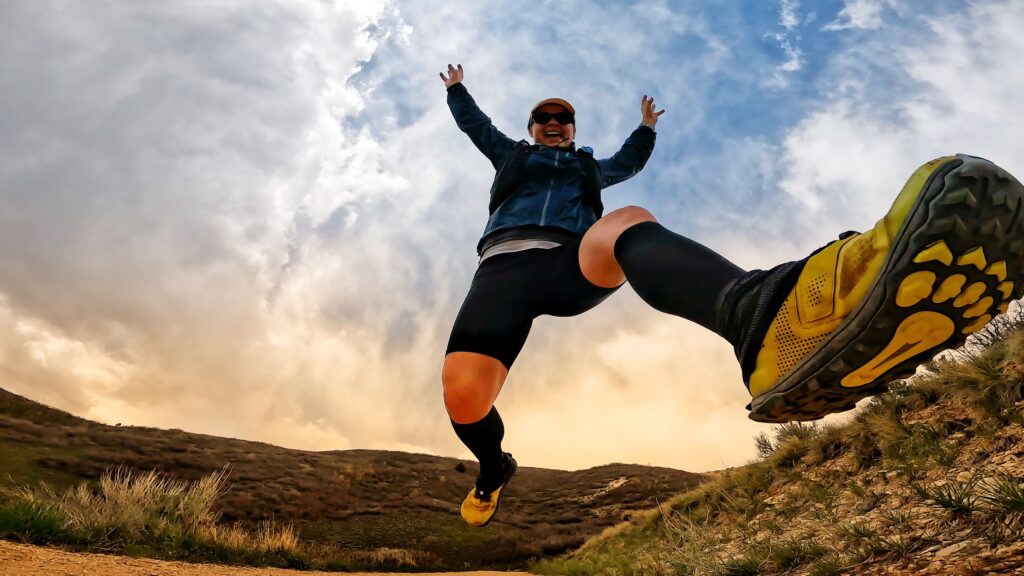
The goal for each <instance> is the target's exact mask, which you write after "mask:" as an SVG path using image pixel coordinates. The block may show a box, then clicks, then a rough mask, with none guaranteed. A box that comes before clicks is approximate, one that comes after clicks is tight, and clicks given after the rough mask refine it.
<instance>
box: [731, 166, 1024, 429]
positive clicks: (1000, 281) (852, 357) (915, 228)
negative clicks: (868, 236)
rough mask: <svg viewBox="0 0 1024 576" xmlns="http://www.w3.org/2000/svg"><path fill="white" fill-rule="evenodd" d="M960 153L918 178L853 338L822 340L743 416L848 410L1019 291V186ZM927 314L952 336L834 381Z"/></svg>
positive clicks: (975, 326)
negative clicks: (952, 163) (849, 379)
mask: <svg viewBox="0 0 1024 576" xmlns="http://www.w3.org/2000/svg"><path fill="white" fill-rule="evenodd" d="M958 158H959V159H961V160H962V161H963V163H962V164H960V165H959V166H957V167H956V168H953V169H952V170H950V171H948V172H946V173H945V174H939V175H937V178H939V177H941V178H942V179H943V180H942V182H941V185H938V183H935V185H926V187H925V191H924V192H923V193H922V196H921V197H920V198H919V200H918V203H919V204H920V206H919V207H917V208H915V210H914V212H913V213H912V215H911V216H909V217H908V219H907V222H905V223H904V226H903V229H902V230H901V232H900V235H899V236H898V238H897V241H896V242H895V243H894V246H893V249H892V251H891V253H890V255H889V260H888V261H887V262H886V265H885V271H884V272H883V274H882V275H880V277H881V278H882V280H881V281H879V282H877V283H876V285H875V286H874V287H873V288H872V290H871V292H870V293H869V294H868V296H867V297H866V298H865V302H864V305H863V306H862V309H861V310H859V311H858V312H856V313H855V314H854V315H852V316H851V318H849V319H848V320H847V323H850V322H857V323H858V325H860V326H862V327H863V328H861V329H860V330H856V329H855V330H853V331H852V332H854V333H858V334H857V335H856V336H855V337H854V338H853V341H852V342H851V341H838V339H836V340H833V341H830V342H826V343H825V344H824V345H823V346H822V347H821V348H820V349H818V350H816V351H815V352H814V353H813V355H812V357H810V358H809V359H808V361H806V362H805V363H804V364H803V368H804V369H803V370H801V371H797V370H794V372H792V373H790V374H789V375H788V376H787V377H786V378H785V379H784V381H783V382H782V383H780V385H779V386H777V387H776V388H775V389H773V390H772V391H770V392H767V393H765V394H764V395H762V396H759V397H757V398H755V399H754V400H753V401H752V402H751V413H750V417H751V419H754V420H758V421H762V422H788V421H793V420H815V419H818V418H821V417H823V416H825V415H827V414H831V413H835V412H841V411H844V410H848V409H851V408H853V407H854V405H855V404H856V402H857V401H859V400H861V399H863V398H866V397H868V396H872V395H875V394H878V393H880V392H882V391H884V390H885V388H886V386H887V384H888V382H891V381H892V380H895V379H898V378H902V377H906V376H908V375H910V374H913V372H914V371H915V369H916V368H917V366H918V365H920V364H921V363H922V362H925V361H927V360H928V359H930V358H931V357H932V356H934V354H935V353H937V352H939V351H941V350H945V349H949V348H955V347H958V346H960V345H962V344H963V343H964V342H965V341H966V339H967V336H968V335H969V334H971V333H973V332H975V331H977V330H979V329H981V328H982V327H983V326H984V325H985V324H986V323H987V322H988V321H989V320H991V318H993V317H995V316H996V315H998V314H999V313H1000V312H1002V311H1005V310H1006V307H1007V305H1008V303H1009V301H1010V300H1013V299H1017V298H1020V297H1021V296H1022V294H1024V223H1022V217H1021V211H1022V203H1024V187H1022V186H1021V184H1020V182H1018V181H1017V180H1016V179H1014V178H1013V177H1012V176H1010V175H1009V174H1008V173H1006V172H1005V171H1003V170H1001V169H999V168H998V167H997V166H995V165H994V164H992V163H991V162H988V161H987V160H983V159H980V158H973V157H968V156H962V155H958ZM1008 238H1012V239H1013V240H1011V241H1010V242H1007V239H1008ZM947 251H948V253H949V256H950V257H946V256H945V255H944V253H945V252H947ZM961 278H962V279H961ZM901 287H902V288H903V290H901ZM898 301H899V302H898ZM900 304H903V305H902V306H901V305H900ZM932 312H934V313H936V314H939V315H941V316H943V317H945V318H948V319H949V321H951V322H952V324H953V326H954V327H955V328H954V329H953V331H952V335H951V336H949V337H948V338H946V339H945V340H943V341H942V342H940V343H937V344H935V345H934V346H930V347H929V348H928V349H927V350H923V351H921V352H918V353H915V354H914V355H913V356H911V357H908V358H905V359H901V361H899V362H898V363H897V364H896V365H894V366H891V367H888V368H887V369H886V370H885V371H884V373H883V374H881V375H880V376H878V377H877V378H876V379H875V380H874V381H873V382H871V383H869V384H865V385H863V386H858V387H852V388H851V387H844V386H843V385H842V379H843V378H844V377H845V376H847V375H848V374H849V373H850V371H851V367H854V368H853V369H856V367H861V366H865V365H866V364H869V363H871V362H872V361H874V359H876V357H878V355H879V353H880V351H882V350H884V349H885V348H886V346H887V344H889V343H890V342H891V341H892V340H893V338H894V335H895V334H896V333H897V330H898V329H899V327H900V326H901V324H902V323H903V322H904V321H907V319H908V318H910V317H911V316H912V315H914V314H922V313H932ZM844 327H845V326H844ZM844 327H841V328H840V330H842V329H843V328H844ZM837 332H839V330H837ZM847 340H849V339H847Z"/></svg>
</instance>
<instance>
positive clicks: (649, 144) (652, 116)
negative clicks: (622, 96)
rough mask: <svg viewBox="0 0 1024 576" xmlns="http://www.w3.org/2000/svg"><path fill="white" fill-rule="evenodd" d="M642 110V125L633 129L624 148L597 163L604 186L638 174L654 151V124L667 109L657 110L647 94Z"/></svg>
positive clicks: (641, 103)
mask: <svg viewBox="0 0 1024 576" xmlns="http://www.w3.org/2000/svg"><path fill="white" fill-rule="evenodd" d="M640 111H641V113H642V114H643V118H642V120H641V122H640V126H638V127H637V129H636V130H633V133H632V134H630V135H629V138H626V142H625V143H623V144H622V148H620V149H619V151H618V152H616V153H615V154H613V155H612V157H611V158H606V159H604V160H598V161H597V165H598V167H599V168H600V169H601V187H602V188H607V187H608V186H612V185H614V184H618V183H619V182H622V181H623V180H626V179H628V178H631V177H633V176H634V175H636V173H637V172H640V170H643V167H644V165H645V164H647V160H648V159H649V158H650V157H651V153H652V152H654V141H655V138H656V134H655V132H654V126H655V125H656V124H657V123H658V118H659V117H661V115H662V114H664V113H665V111H664V110H661V111H659V112H655V110H654V98H648V97H647V95H644V97H643V98H642V99H641V100H640Z"/></svg>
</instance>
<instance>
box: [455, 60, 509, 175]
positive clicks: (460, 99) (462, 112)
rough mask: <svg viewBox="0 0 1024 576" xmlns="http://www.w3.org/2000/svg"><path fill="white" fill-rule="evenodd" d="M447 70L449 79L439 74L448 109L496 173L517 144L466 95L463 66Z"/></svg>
mask: <svg viewBox="0 0 1024 576" xmlns="http://www.w3.org/2000/svg"><path fill="white" fill-rule="evenodd" d="M448 70H449V73H450V74H451V77H450V78H449V79H447V80H446V79H445V77H444V74H442V75H441V79H442V80H446V81H445V85H446V86H447V87H448V108H449V109H450V110H451V111H452V116H453V117H454V118H455V123H456V124H458V126H459V130H462V131H463V132H465V133H466V136H469V139H470V140H471V141H472V142H473V144H474V145H475V146H476V147H477V149H478V150H480V151H481V152H483V153H484V156H487V159H488V160H490V161H491V164H492V165H493V166H494V169H495V170H497V169H498V167H499V166H501V161H502V160H503V159H504V158H505V156H506V155H508V153H509V152H511V151H512V147H513V146H515V143H516V141H515V140H513V139H511V138H509V137H508V136H505V135H504V134H502V132H501V131H500V130H498V129H497V128H495V127H494V124H492V123H491V119H490V118H488V117H487V115H486V114H484V113H483V111H482V110H480V107H479V106H477V105H476V101H474V100H473V97H472V96H470V95H469V90H467V89H466V87H465V86H464V85H463V84H462V81H461V80H462V66H461V65H460V66H459V68H458V69H457V70H456V69H455V68H452V66H451V65H449V66H448Z"/></svg>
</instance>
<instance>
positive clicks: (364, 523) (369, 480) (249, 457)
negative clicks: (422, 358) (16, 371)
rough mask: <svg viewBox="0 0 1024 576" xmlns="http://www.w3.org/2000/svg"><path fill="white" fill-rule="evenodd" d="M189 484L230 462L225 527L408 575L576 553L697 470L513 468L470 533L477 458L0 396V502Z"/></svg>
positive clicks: (689, 482) (222, 509) (685, 484)
mask: <svg viewBox="0 0 1024 576" xmlns="http://www.w3.org/2000/svg"><path fill="white" fill-rule="evenodd" d="M119 466H125V467H128V468H130V469H133V470H138V471H147V470H159V471H162V472H164V473H166V474H167V475H168V476H170V477H174V478H179V479H183V480H198V479H200V478H202V477H204V476H207V475H210V474H212V473H215V472H217V471H219V470H221V469H222V468H223V467H224V466H229V467H230V468H229V475H228V479H227V484H228V491H227V493H226V494H225V495H224V496H223V497H222V498H220V499H219V500H218V501H217V503H216V505H215V507H216V510H217V512H219V513H220V515H221V520H222V522H224V523H225V524H231V523H234V522H240V523H241V524H242V525H244V526H249V527H253V528H255V527H258V525H259V523H260V521H262V520H267V519H274V520H275V521H276V522H278V523H292V524H294V526H295V528H296V531H297V533H298V536H299V537H300V539H301V540H302V541H304V542H310V543H313V544H317V543H322V544H324V545H332V546H340V547H342V548H345V549H350V550H363V551H367V552H373V551H376V550H380V549H391V550H399V551H404V552H403V553H405V552H407V554H406V555H405V557H409V558H413V559H415V561H416V564H417V567H418V568H421V569H423V568H436V569H466V568H480V567H521V566H524V565H525V563H526V561H527V560H528V559H530V558H535V557H539V556H545V555H554V554H558V553H561V552H564V551H565V550H568V549H572V548H575V547H578V546H579V545H580V544H582V543H583V542H584V541H585V540H587V539H588V538H590V537H592V536H595V535H597V534H598V533H600V532H601V531H602V530H604V529H605V528H607V527H609V526H612V525H615V524H617V523H619V522H621V521H622V520H623V519H624V518H628V517H630V516H631V514H634V513H635V512H636V511H638V510H644V509H649V508H651V507H653V506H655V505H656V502H657V500H659V499H664V498H665V496H666V495H671V494H676V493H679V492H681V491H683V490H686V489H688V488H690V487H692V486H694V485H695V484H696V483H697V482H698V481H699V480H700V479H701V476H700V475H697V474H692V473H688V472H682V471H679V470H672V469H667V468H653V467H646V466H635V465H623V464H612V465H607V466H600V467H597V468H591V469H589V470H581V471H575V472H566V471H558V470H545V469H539V468H529V467H523V468H521V469H520V472H519V474H518V475H517V477H516V479H515V480H514V481H513V482H512V483H511V484H510V485H509V488H508V490H507V492H506V498H505V499H504V501H503V503H502V510H501V514H500V516H499V517H498V518H497V519H496V520H495V521H494V522H492V524H491V525H489V526H488V527H487V528H486V529H484V530H478V529H471V528H470V527H468V526H466V525H465V524H464V523H463V522H462V520H461V518H460V517H459V512H458V506H459V504H460V503H461V500H462V498H463V496H465V492H466V491H467V490H468V488H469V486H470V484H471V483H472V481H473V479H474V478H475V476H476V464H475V463H473V462H468V461H460V460H457V459H452V458H441V457H437V456H430V455H424V454H407V453H402V452H386V451H371V450H348V451H333V452H310V451H302V450H288V449H284V448H279V447H275V446H271V445H268V444H263V443H258V442H247V441H242V440H234V439H226V438H218V437H214V436H206V435H201V434H191V433H188V432H183V431H181V430H159V429H155V428H142V427H134V426H106V425H102V424H98V423H95V422H90V421H87V420H84V419H81V418H78V417H75V416H73V415H70V414H67V413H65V412H61V411H59V410H55V409H52V408H49V407H46V406H43V405H41V404H38V403H36V402H32V401H31V400H28V399H26V398H23V397H21V396H18V395H15V394H12V393H10V392H7V391H5V390H2V389H0V501H3V500H5V499H6V500H11V499H13V498H14V497H15V496H16V494H17V489H18V488H19V487H25V486H37V485H39V483H40V482H46V483H47V484H48V485H50V486H52V487H54V488H56V489H58V490H60V489H63V488H66V487H70V486H72V485H74V484H77V483H80V482H82V481H89V482H95V481H96V480H97V479H98V478H100V476H101V475H102V474H103V473H104V472H105V471H107V470H110V469H113V468H115V467H119Z"/></svg>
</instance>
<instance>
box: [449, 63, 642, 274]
mask: <svg viewBox="0 0 1024 576" xmlns="http://www.w3.org/2000/svg"><path fill="white" fill-rule="evenodd" d="M448 107H449V108H450V109H451V111H452V116H454V117H455V123H456V124H458V126H459V129H460V130H462V131H463V132H465V133H466V135H467V136H469V139H470V140H471V141H472V142H473V144H474V145H476V147H477V149H479V150H480V151H481V152H483V154H484V156H487V158H488V159H489V160H490V161H491V164H492V165H493V166H494V169H495V170H498V168H499V167H501V165H502V163H503V161H504V160H505V157H506V156H507V155H508V154H509V153H510V152H511V151H512V149H513V148H514V147H515V146H516V144H517V142H516V141H515V140H513V139H511V138H509V137H508V136H506V135H504V134H502V133H501V131H500V130H498V129H497V128H495V127H494V124H492V123H491V119H490V118H488V117H487V115H486V114H484V113H483V111H481V110H480V108H479V107H478V106H477V105H476V102H475V101H474V100H473V97H472V96H470V95H469V91H468V90H467V89H466V87H465V86H463V85H462V83H458V84H453V85H452V86H451V87H450V88H449V89H448ZM654 141H655V133H654V130H653V129H651V128H649V127H647V126H640V127H638V128H637V129H636V130H633V133H632V134H630V135H629V138H627V139H626V142H625V143H624V144H623V145H622V148H621V149H620V150H619V151H618V152H616V153H615V154H614V155H612V156H611V158H606V159H599V160H597V165H598V168H599V170H600V176H601V177H600V185H601V188H607V187H608V186H611V185H613V184H618V183H619V182H622V181H623V180H626V179H628V178H630V177H632V176H633V175H634V174H636V173H637V172H639V171H640V170H641V169H643V167H644V165H645V164H646V163H647V159H648V158H650V157H651V153H652V152H653V151H654ZM596 221H597V215H596V214H595V213H594V209H593V208H592V207H591V206H589V205H588V204H587V203H586V202H584V189H583V182H582V178H581V166H580V160H579V158H578V157H577V154H576V149H575V147H574V146H570V147H568V148H553V147H548V146H544V147H541V148H540V149H539V150H537V151H535V152H532V153H531V154H530V156H529V158H528V159H527V161H526V179H525V181H524V182H523V185H522V186H521V187H520V188H519V189H518V190H517V191H516V192H515V193H514V194H512V195H511V196H509V198H508V199H507V200H505V201H504V202H502V203H501V205H499V206H498V208H497V209H496V210H495V211H494V212H493V213H492V214H491V216H490V218H489V219H488V220H487V226H486V227H485V228H484V233H483V236H482V237H481V238H480V242H479V244H478V245H477V253H478V254H479V253H482V252H483V250H484V249H486V248H487V247H488V246H490V245H492V244H495V243H497V242H502V241H505V240H520V239H555V240H557V239H565V238H575V237H580V236H582V235H583V233H584V232H586V231H587V229H588V228H590V227H591V226H593V225H594V222H596Z"/></svg>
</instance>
